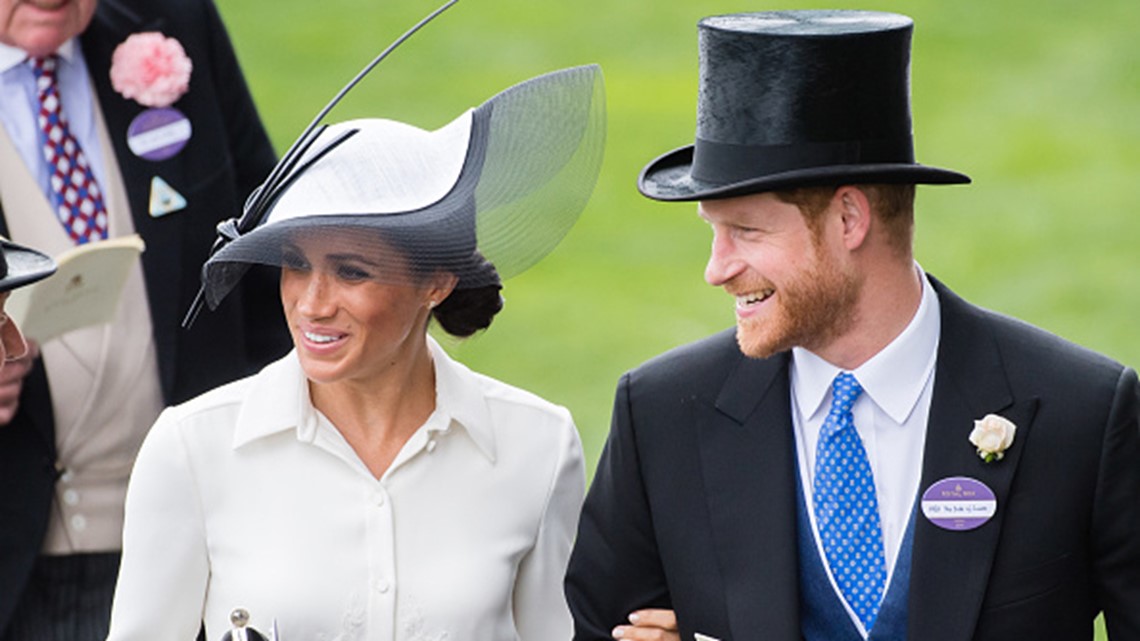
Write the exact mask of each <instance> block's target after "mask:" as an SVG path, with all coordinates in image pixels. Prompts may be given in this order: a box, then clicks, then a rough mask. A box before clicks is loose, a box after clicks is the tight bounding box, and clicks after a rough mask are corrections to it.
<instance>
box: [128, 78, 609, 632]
mask: <svg viewBox="0 0 1140 641" xmlns="http://www.w3.org/2000/svg"><path fill="white" fill-rule="evenodd" d="M603 123H604V106H603V99H602V93H601V75H600V72H599V70H598V69H597V68H596V67H580V68H575V69H568V70H563V71H560V72H555V73H553V74H548V75H546V76H542V77H539V78H536V79H533V80H531V81H528V82H526V83H523V84H521V85H517V86H515V87H513V88H511V89H509V90H507V91H505V92H503V93H501V94H499V95H497V96H495V97H494V98H492V99H491V100H490V101H488V102H487V103H485V104H484V105H482V106H481V107H479V108H477V109H475V110H472V111H468V112H467V113H465V114H464V115H463V116H461V117H460V118H458V119H456V120H455V121H453V122H452V123H451V124H449V125H447V126H445V127H443V128H441V129H439V130H437V131H433V132H427V131H423V130H420V129H416V128H414V127H411V126H409V125H405V124H403V123H397V122H393V121H387V120H359V121H352V122H347V123H342V124H338V125H333V126H331V127H329V128H327V129H326V130H324V131H322V132H320V133H319V135H316V136H315V139H314V140H313V141H310V142H312V144H311V145H308V146H304V145H302V147H304V149H303V150H302V151H301V152H298V155H297V157H296V158H294V159H293V160H294V161H296V162H292V163H291V161H290V160H289V158H288V156H287V158H286V159H285V160H283V165H282V170H281V172H280V175H278V176H276V177H271V178H270V179H269V180H267V181H266V183H265V185H263V187H262V189H261V192H260V193H258V194H257V195H256V197H255V198H254V199H253V200H252V201H251V203H250V204H248V205H247V208H246V213H245V214H244V215H243V219H242V221H240V222H237V223H236V224H230V225H227V226H224V228H223V230H222V235H223V237H224V241H223V243H220V244H224V246H223V247H222V248H221V249H220V250H219V251H217V252H216V253H215V254H214V255H213V256H212V258H211V259H210V260H209V261H208V262H207V264H206V266H205V268H204V270H203V282H204V288H205V293H206V300H207V302H208V303H209V304H210V305H211V306H216V305H217V304H218V303H219V302H220V301H221V299H222V297H224V296H225V293H226V292H227V291H228V288H230V287H232V285H233V284H234V282H235V281H236V280H237V279H238V278H240V277H241V274H242V273H243V272H244V270H245V269H246V268H247V267H248V266H249V265H250V264H253V263H264V264H271V265H279V266H281V268H282V276H281V300H282V305H283V308H284V313H285V317H286V320H287V322H288V325H289V328H290V331H291V332H292V336H293V341H294V345H295V350H294V351H293V352H292V353H290V354H289V355H287V356H286V357H285V358H283V359H282V360H280V361H278V362H276V363H273V364H271V365H269V366H268V367H266V368H265V369H264V370H263V371H261V372H260V373H259V374H257V375H255V376H252V377H250V378H248V379H245V380H241V381H238V382H236V383H232V384H230V385H227V386H224V387H221V388H219V389H216V390H213V391H211V392H209V393H207V394H204V395H203V396H201V397H199V398H197V399H194V400H192V401H190V402H188V403H185V404H183V405H180V406H177V407H173V408H170V409H168V410H166V411H165V412H164V413H163V414H162V416H161V417H160V418H159V419H158V421H157V423H156V424H155V426H154V428H153V429H152V431H151V432H150V434H149V436H148V437H147V440H146V442H145V443H144V445H143V447H142V450H141V452H140V453H139V456H138V460H137V463H136V465H135V469H134V472H133V475H132V479H131V483H130V489H129V492H128V497H127V508H126V509H127V513H126V522H125V531H124V547H123V561H122V568H121V571H120V576H119V583H118V587H117V589H116V594H115V605H114V611H113V614H112V622H111V632H110V636H109V639H111V640H114V641H121V640H134V639H138V640H142V639H146V640H147V641H151V640H153V639H171V640H179V641H190V640H191V639H193V638H194V637H195V635H196V634H197V633H198V631H199V628H200V626H201V625H203V624H204V626H205V631H206V637H207V638H208V639H210V640H211V641H214V640H217V639H221V638H222V636H223V634H224V633H225V632H226V631H227V630H229V629H230V614H231V612H232V611H233V610H234V609H235V608H238V607H240V608H244V609H245V610H247V611H248V613H249V617H250V618H249V624H250V626H251V627H252V628H255V629H258V630H260V631H262V632H263V633H268V632H269V630H271V629H276V630H279V633H280V638H281V639H283V640H284V641H333V640H350V639H359V640H361V641H365V640H367V641H387V640H399V641H413V640H414V641H440V640H443V639H448V640H451V641H459V640H461V639H487V640H496V641H498V640H511V639H521V640H526V641H551V640H557V639H568V638H570V636H571V622H570V617H569V614H568V611H567V608H566V605H565V602H564V599H563V596H562V587H561V585H562V576H563V573H564V570H565V564H566V561H567V558H568V555H569V551H570V544H571V540H572V537H573V535H574V532H575V528H576V525H577V518H578V510H579V507H580V503H581V500H582V496H583V492H584V486H585V475H584V471H583V466H582V455H581V448H580V444H579V440H578V435H577V432H576V430H575V427H574V424H573V422H572V420H571V417H570V414H569V413H568V412H567V411H566V410H565V409H564V408H562V407H559V406H556V405H553V404H551V403H549V402H546V401H544V400H542V399H540V398H538V397H537V396H534V395H533V394H530V393H528V392H525V391H522V390H520V389H518V388H515V387H512V386H510V385H507V384H505V383H502V382H499V381H496V380H494V379H491V378H488V377H486V376H482V375H480V374H477V373H474V372H472V371H470V370H469V369H467V368H466V367H464V366H463V365H461V364H459V363H457V362H455V361H453V360H452V359H450V358H449V357H448V355H447V354H446V353H445V352H444V351H443V350H442V349H441V348H440V346H439V345H438V344H437V343H436V341H434V340H433V339H432V338H431V337H430V336H429V335H428V334H427V331H426V330H427V328H428V326H429V322H430V320H431V319H433V318H434V320H435V321H436V322H437V323H438V324H439V326H440V327H441V329H442V330H443V331H445V332H448V333H450V334H453V335H456V336H467V335H470V334H472V333H474V332H476V331H478V330H480V329H482V328H485V327H487V326H488V325H489V324H490V323H491V319H492V317H493V316H494V315H495V313H496V312H498V311H499V309H500V308H501V306H502V299H501V298H500V295H499V290H500V287H501V285H500V277H507V276H509V275H511V274H514V273H517V272H518V271H521V270H522V269H525V268H526V267H528V266H529V265H530V264H533V262H535V261H536V260H538V259H539V258H540V257H541V256H542V255H544V254H545V253H546V252H547V251H549V250H550V249H551V248H552V247H553V246H554V245H555V244H556V243H557V242H558V240H559V239H560V238H561V237H562V235H564V234H565V233H566V231H567V230H568V229H569V227H570V225H572V224H573V221H574V220H575V218H576V216H577V214H578V212H579V211H580V210H581V208H582V207H583V205H584V203H585V201H586V200H587V199H588V197H589V193H590V191H591V190H592V189H593V184H594V181H595V180H596V177H597V172H598V168H599V166H600V160H601V148H602V143H603V137H604V136H603V130H604V125H603ZM243 228H246V229H243ZM520 357H525V355H520Z"/></svg>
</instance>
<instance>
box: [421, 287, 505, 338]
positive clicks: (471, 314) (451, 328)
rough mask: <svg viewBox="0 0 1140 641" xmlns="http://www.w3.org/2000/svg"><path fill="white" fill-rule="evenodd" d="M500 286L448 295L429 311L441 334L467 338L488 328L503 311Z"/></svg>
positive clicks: (473, 288)
mask: <svg viewBox="0 0 1140 641" xmlns="http://www.w3.org/2000/svg"><path fill="white" fill-rule="evenodd" d="M502 289H503V286H502V285H485V286H483V287H472V288H470V289H455V290H452V292H451V295H450V296H448V297H447V298H445V299H443V302H442V303H440V304H439V305H437V306H436V308H435V309H433V310H432V316H434V317H435V320H436V322H437V323H439V326H440V327H442V328H443V331H445V332H447V333H448V334H451V335H452V336H458V337H460V338H466V337H467V336H470V335H472V334H474V333H475V332H477V331H479V330H481V329H487V328H488V327H490V326H491V321H492V320H494V318H495V314H498V313H499V310H501V309H503V297H502V296H500V295H499V291H500V290H502Z"/></svg>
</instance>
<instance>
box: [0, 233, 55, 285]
mask: <svg viewBox="0 0 1140 641" xmlns="http://www.w3.org/2000/svg"><path fill="white" fill-rule="evenodd" d="M54 273H55V261H53V260H52V259H51V258H50V257H48V256H47V255H46V254H41V253H40V252H38V251H36V250H34V249H30V248H28V247H24V246H23V245H17V244H16V243H13V242H11V241H8V240H4V239H2V238H0V292H7V291H11V290H13V289H16V288H17V287H20V286H23V285H27V284H29V283H34V282H36V281H37V280H43V279H44V278H47V277H48V276H51V275H52V274H54Z"/></svg>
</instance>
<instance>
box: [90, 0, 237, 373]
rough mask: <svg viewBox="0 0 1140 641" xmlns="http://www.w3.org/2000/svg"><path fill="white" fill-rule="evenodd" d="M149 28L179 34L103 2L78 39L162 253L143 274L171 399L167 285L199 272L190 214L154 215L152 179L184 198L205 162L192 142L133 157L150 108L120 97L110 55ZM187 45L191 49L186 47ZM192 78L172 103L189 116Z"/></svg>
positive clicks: (151, 239)
mask: <svg viewBox="0 0 1140 641" xmlns="http://www.w3.org/2000/svg"><path fill="white" fill-rule="evenodd" d="M147 31H158V32H161V33H163V34H164V35H167V36H171V35H174V34H172V33H171V25H168V24H167V23H166V21H165V20H164V19H163V18H153V17H151V18H144V17H143V16H140V15H139V14H137V13H135V12H134V11H133V10H132V9H131V8H130V7H127V6H125V5H124V4H123V3H121V2H119V1H118V0H100V2H99V5H98V8H97V10H96V12H95V16H94V18H93V19H92V21H91V25H90V26H89V27H88V29H87V30H86V31H85V32H84V33H83V35H82V36H81V43H82V46H83V57H84V59H85V61H86V63H87V70H88V73H90V75H91V81H92V85H93V86H94V88H95V98H96V100H98V101H99V105H100V106H101V107H102V111H103V119H104V121H105V123H106V126H107V133H108V135H109V136H110V138H111V142H112V144H113V145H114V154H115V158H116V160H117V161H118V163H119V171H120V174H121V175H122V178H123V183H124V185H123V186H124V187H125V188H126V192H127V200H128V202H129V203H130V208H131V211H130V215H131V221H132V222H133V223H134V227H135V232H136V233H138V234H139V235H140V236H141V237H143V238H144V239H146V242H147V244H148V245H150V246H152V247H156V248H157V247H161V248H162V251H161V252H160V251H144V252H143V254H142V257H141V260H142V265H143V273H144V274H146V279H145V280H146V288H147V300H148V303H149V305H150V313H151V318H152V319H153V321H154V333H155V339H156V341H157V347H158V350H159V363H160V372H159V375H160V378H161V379H162V384H163V390H164V393H165V394H169V393H170V390H171V389H172V388H173V387H174V385H175V376H176V372H175V365H176V363H177V362H178V361H177V356H176V355H175V353H174V349H175V346H176V345H177V344H178V340H177V338H176V333H177V332H178V331H180V328H179V327H178V322H179V321H180V320H181V319H182V314H183V313H184V312H185V310H184V309H181V308H180V295H181V291H180V289H179V287H178V286H176V287H171V286H170V284H171V283H175V284H178V283H182V282H183V278H182V275H183V273H184V269H196V266H197V263H196V261H188V260H186V259H185V258H184V256H185V254H184V248H183V245H184V242H183V239H184V238H185V236H186V231H185V224H184V223H185V220H186V215H189V214H188V213H187V212H185V211H180V212H177V213H173V214H170V215H166V216H162V217H161V218H155V217H153V216H151V215H150V192H151V184H152V181H153V179H154V178H155V176H160V177H161V178H162V180H164V181H165V182H166V183H167V184H169V185H171V186H172V187H173V188H174V189H176V190H177V191H179V192H181V193H182V194H183V195H185V194H186V193H187V190H188V189H189V188H190V187H192V185H191V184H190V177H191V176H201V175H202V174H203V167H202V166H201V161H196V160H194V158H195V154H194V153H193V152H192V150H191V146H192V145H193V142H194V141H193V139H192V140H191V143H190V144H188V145H187V148H186V149H183V150H182V152H180V153H179V154H177V155H175V156H174V157H172V158H168V159H166V160H162V161H157V162H155V161H150V160H146V159H144V158H140V157H138V156H136V155H135V154H134V153H133V152H132V151H131V150H130V147H129V146H128V144H127V131H128V129H129V128H130V125H131V122H132V121H133V120H134V118H135V117H136V116H138V115H139V114H140V113H142V112H143V111H144V110H145V109H146V107H144V106H143V105H141V104H139V103H137V102H135V101H134V100H128V99H126V98H124V97H122V96H121V95H119V93H118V92H117V91H115V88H114V87H113V86H112V85H111V58H112V55H113V54H114V51H115V48H116V47H118V46H119V44H121V43H122V42H123V41H124V40H126V39H127V37H128V36H130V35H132V34H135V33H141V32H147ZM183 44H184V46H186V45H187V44H188V43H185V42H184V43H183ZM187 55H189V56H190V57H191V60H194V58H195V56H196V52H194V51H187ZM198 73H199V74H201V73H203V72H202V71H199V72H198ZM194 77H195V76H194V74H193V73H192V74H191V81H190V82H191V91H190V92H189V93H187V95H186V96H183V98H182V99H180V100H179V102H176V103H175V104H174V105H173V106H174V107H175V108H178V109H180V110H182V111H183V113H184V114H186V115H187V116H188V117H191V118H193V114H194V113H195V112H194V107H193V104H191V103H192V102H193V100H194V97H193V93H194V92H193V87H194V86H196V85H195V81H194ZM206 86H209V85H206ZM198 135H199V136H202V135H205V134H201V133H199V134H198ZM211 161H212V162H218V163H220V164H219V167H221V164H224V163H227V162H229V160H228V159H225V158H215V159H212V160H211ZM195 162H197V165H195V164H194V163H195ZM219 170H220V169H219ZM207 173H209V172H207ZM219 217H220V214H219Z"/></svg>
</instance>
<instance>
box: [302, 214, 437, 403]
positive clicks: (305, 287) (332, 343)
mask: <svg viewBox="0 0 1140 641" xmlns="http://www.w3.org/2000/svg"><path fill="white" fill-rule="evenodd" d="M377 247H378V246H377V242H376V241H375V240H374V239H373V238H368V237H366V236H362V235H361V234H360V233H359V232H351V231H347V230H345V231H326V230H322V231H321V232H320V233H318V234H309V235H305V236H298V237H296V238H294V239H293V242H292V243H291V244H290V245H289V246H287V247H286V248H285V250H284V252H283V253H284V258H283V260H282V269H281V303H282V305H283V306H284V309H285V319H286V321H287V322H288V324H289V331H290V333H291V334H292V336H293V344H294V345H295V346H296V347H297V354H298V356H299V357H300V360H301V366H302V368H303V369H304V370H305V375H306V376H307V377H308V378H309V380H311V381H313V382H315V383H319V384H328V383H341V382H348V383H365V384H367V383H368V382H369V381H373V380H376V379H377V377H378V376H381V375H383V374H384V373H385V372H387V371H388V370H390V369H391V368H392V367H393V366H395V365H397V364H399V363H402V362H406V359H407V358H410V357H411V356H412V355H413V354H415V353H416V352H417V351H418V350H420V349H422V347H423V345H424V329H425V327H426V324H427V316H428V314H429V312H430V310H431V303H433V302H435V303H438V302H439V301H441V300H443V298H445V297H446V296H447V294H448V293H450V290H451V287H452V284H453V281H454V279H453V277H451V276H450V275H444V276H438V277H435V278H428V279H426V280H423V281H419V282H418V281H416V280H414V279H412V278H411V277H407V278H394V277H393V274H392V273H391V271H392V268H391V261H390V260H389V261H385V262H384V264H383V265H381V264H380V262H378V261H377V260H376V259H375V258H374V257H375V256H376V255H377ZM389 253H390V252H389ZM402 271H403V273H405V274H407V273H408V270H407V269H406V268H405V269H403V270H402Z"/></svg>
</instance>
